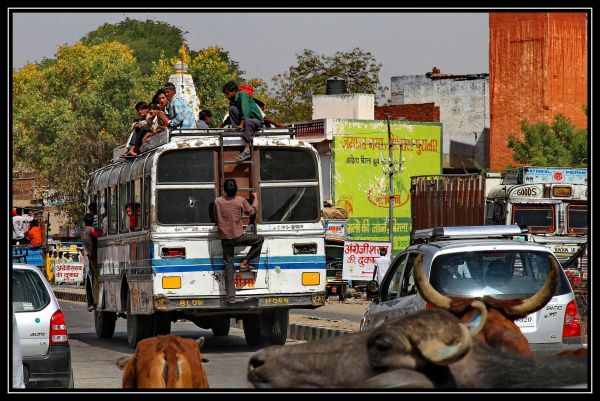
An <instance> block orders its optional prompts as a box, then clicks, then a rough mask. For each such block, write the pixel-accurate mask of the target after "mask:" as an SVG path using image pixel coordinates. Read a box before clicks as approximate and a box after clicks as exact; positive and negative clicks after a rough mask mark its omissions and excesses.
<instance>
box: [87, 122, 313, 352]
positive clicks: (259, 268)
mask: <svg viewBox="0 0 600 401" xmlns="http://www.w3.org/2000/svg"><path fill="white" fill-rule="evenodd" d="M251 145H252V146H251V150H252V152H251V153H252V158H251V159H250V160H248V161H245V162H242V163H235V162H234V161H233V159H234V158H235V156H236V155H237V154H239V152H240V151H241V150H242V148H243V146H244V142H243V140H242V138H241V135H240V133H238V132H233V131H231V130H223V129H202V130H199V129H193V130H192V129H190V130H184V129H181V130H172V131H169V132H164V133H162V134H159V135H156V136H154V137H152V138H151V140H150V141H149V142H147V143H146V144H144V145H143V146H142V148H141V153H140V154H139V155H138V156H137V157H135V158H125V159H124V158H119V157H117V156H118V152H115V157H114V158H113V162H112V163H110V164H109V165H107V166H105V167H102V168H101V169H99V170H96V171H94V172H93V173H91V174H90V177H89V180H88V188H87V197H88V198H87V199H88V203H90V202H95V203H97V210H98V212H99V216H98V224H99V226H100V227H99V228H100V230H101V231H102V233H103V235H102V236H101V237H99V238H98V265H99V269H100V294H99V300H98V305H97V309H96V310H95V311H94V319H95V326H96V334H97V335H98V336H99V337H104V338H110V337H112V335H113V333H114V330H115V321H116V319H117V318H118V317H126V319H127V341H128V343H129V345H130V346H131V347H135V346H136V344H137V343H138V341H140V340H142V339H144V338H147V337H151V336H154V335H158V334H167V333H169V332H170V330H171V323H173V322H176V321H178V320H181V319H186V320H189V321H192V322H194V323H195V324H196V325H198V326H199V327H201V328H206V329H208V328H210V329H212V332H213V333H214V334H215V335H228V333H229V328H230V323H231V319H232V318H234V319H236V320H242V323H243V329H244V335H245V338H246V342H247V343H248V344H249V345H257V344H283V343H285V340H286V337H287V327H288V318H289V310H290V309H291V308H309V309H313V308H317V307H319V306H322V305H324V303H325V244H324V233H325V229H324V226H323V220H322V218H321V209H322V208H321V204H322V197H323V195H322V188H321V182H320V177H321V171H320V169H321V167H320V164H319V158H318V155H317V152H316V150H315V149H314V148H313V147H312V146H311V145H310V144H309V143H307V142H303V141H300V140H296V139H295V138H294V132H293V130H287V129H274V130H263V131H261V132H258V133H257V135H256V137H255V138H254V141H253V143H252V144H251ZM227 178H235V179H236V181H237V184H238V195H239V196H243V197H245V198H248V197H249V194H250V193H251V192H253V191H256V192H258V195H259V196H258V199H259V205H258V210H257V214H256V216H255V217H254V218H252V219H249V218H245V220H244V227H245V230H246V231H245V232H252V233H257V234H259V235H262V236H264V238H265V242H264V244H263V247H262V251H261V254H260V259H259V261H257V262H253V261H250V262H251V264H252V265H253V266H254V270H253V271H250V272H240V271H238V270H236V272H235V284H236V298H237V299H241V300H245V301H246V302H242V303H240V304H238V303H236V304H228V303H227V302H226V297H225V283H224V275H223V273H224V263H223V257H222V249H221V243H220V239H219V237H218V233H217V227H216V225H215V215H214V200H215V198H217V197H218V196H220V195H221V194H222V187H223V185H222V183H223V181H224V180H225V179H227ZM128 205H129V206H131V207H130V208H129V211H130V213H131V214H130V215H128V214H127V212H126V206H128ZM248 249H249V248H245V247H239V248H237V247H236V248H235V257H234V263H235V265H236V266H237V265H238V264H239V262H240V261H241V259H242V257H243V256H245V255H246V253H247V251H248ZM236 268H237V267H236Z"/></svg>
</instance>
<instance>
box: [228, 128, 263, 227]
mask: <svg viewBox="0 0 600 401" xmlns="http://www.w3.org/2000/svg"><path fill="white" fill-rule="evenodd" d="M223 134H226V135H223ZM223 136H235V137H240V138H241V137H242V133H238V132H237V131H224V132H219V145H220V147H221V153H220V155H219V160H220V161H221V188H220V190H221V189H222V188H223V183H224V182H225V165H226V164H237V165H248V167H249V170H250V171H249V177H248V187H247V188H238V192H248V193H249V194H252V192H255V191H256V190H255V188H254V139H253V140H252V142H250V160H244V161H241V162H239V161H236V160H225V151H224V146H223ZM256 215H257V213H255V214H254V215H252V216H250V219H249V222H248V224H250V225H252V233H253V234H256Z"/></svg>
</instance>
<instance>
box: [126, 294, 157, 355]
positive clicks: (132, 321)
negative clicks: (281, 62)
mask: <svg viewBox="0 0 600 401" xmlns="http://www.w3.org/2000/svg"><path fill="white" fill-rule="evenodd" d="M153 320H154V316H152V315H150V316H145V315H134V314H133V313H131V297H130V296H129V295H127V344H129V346H130V347H131V348H134V349H135V347H136V346H137V343H138V342H140V341H142V340H143V339H145V338H148V337H152V334H153V331H154V321H153Z"/></svg>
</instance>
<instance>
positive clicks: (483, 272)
mask: <svg viewBox="0 0 600 401" xmlns="http://www.w3.org/2000/svg"><path fill="white" fill-rule="evenodd" d="M484 227H487V226H484ZM496 227H497V226H496ZM456 228H458V227H456ZM447 231H448V230H447ZM457 231H460V230H457ZM458 237H459V238H460V236H458ZM420 253H422V254H423V257H424V259H423V272H424V274H425V277H428V278H429V282H430V284H431V285H432V286H433V287H434V288H435V289H436V290H437V291H438V292H440V293H441V294H444V295H452V296H463V297H478V296H484V295H489V296H492V297H495V298H498V299H511V298H527V297H530V296H531V295H533V294H535V293H536V292H537V291H538V290H539V289H540V288H541V287H542V285H543V284H544V281H545V280H546V276H547V271H548V259H547V258H548V255H552V253H551V251H550V250H549V248H547V247H545V246H542V245H539V244H536V243H533V242H524V241H519V240H512V239H502V238H474V237H473V236H471V238H469V239H451V236H449V235H446V238H445V240H435V239H434V240H433V241H429V242H428V243H424V244H418V245H412V246H410V247H408V248H407V249H406V250H405V251H403V252H402V253H400V254H399V255H397V256H396V257H395V258H394V260H393V262H392V264H391V266H390V268H389V269H388V271H387V273H386V275H385V276H384V278H383V280H382V282H381V283H380V285H379V289H378V294H377V295H378V296H376V297H375V298H374V299H373V302H372V303H371V304H370V305H369V307H368V308H367V310H366V311H365V313H364V316H363V319H362V321H361V326H360V329H361V330H367V329H370V328H373V327H377V326H378V325H380V324H382V323H383V322H386V321H388V320H393V319H396V318H398V317H400V316H403V315H406V314H410V313H413V312H416V311H418V310H423V309H427V308H428V307H430V305H427V304H426V302H425V300H424V299H423V298H422V297H421V295H420V294H419V293H418V292H417V288H416V286H415V284H414V278H413V275H412V268H413V265H414V262H415V259H416V257H417V255H418V254H420ZM552 257H554V255H552ZM515 323H516V324H517V326H519V328H520V329H521V332H522V333H523V334H524V335H525V337H526V338H527V340H528V342H529V345H530V348H531V350H532V351H533V352H534V353H535V354H538V355H540V354H542V355H543V354H548V353H555V352H560V351H563V350H567V349H577V348H581V347H582V334H581V327H580V319H579V314H578V311H577V305H576V301H575V295H574V294H573V290H572V289H571V286H570V284H569V281H568V279H567V277H566V276H565V274H564V271H563V270H562V269H561V270H560V278H559V283H558V285H557V288H556V292H555V294H554V297H552V299H551V300H550V302H549V303H548V304H547V305H546V306H544V307H543V308H542V309H540V310H538V311H537V312H534V313H531V314H529V315H528V316H526V317H525V318H523V319H519V320H517V321H516V322H515Z"/></svg>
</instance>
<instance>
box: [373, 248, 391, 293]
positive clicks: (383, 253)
mask: <svg viewBox="0 0 600 401" xmlns="http://www.w3.org/2000/svg"><path fill="white" fill-rule="evenodd" d="M379 255H380V256H379V257H378V258H377V259H375V273H376V274H377V282H378V283H379V284H381V280H383V276H385V273H386V272H387V271H388V269H389V268H390V263H391V257H390V255H388V251H387V247H385V246H381V247H379Z"/></svg>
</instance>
